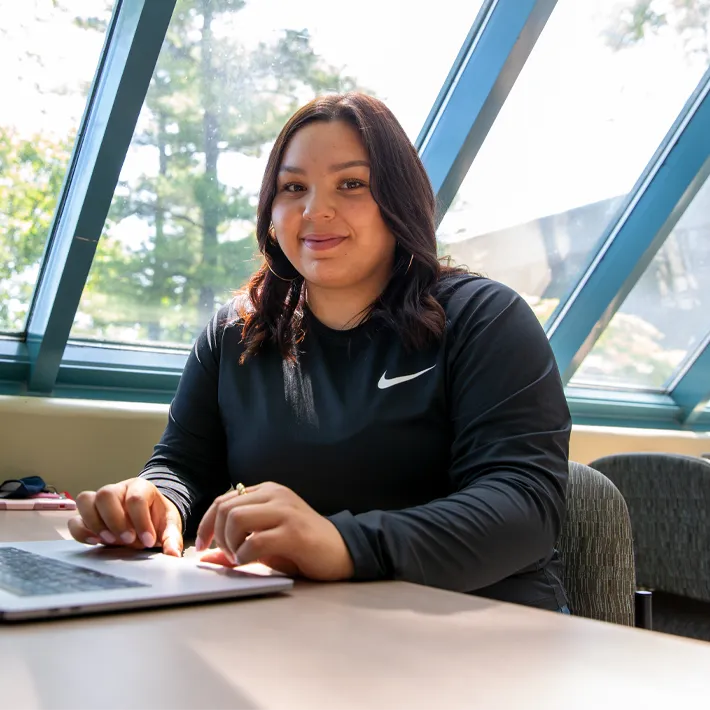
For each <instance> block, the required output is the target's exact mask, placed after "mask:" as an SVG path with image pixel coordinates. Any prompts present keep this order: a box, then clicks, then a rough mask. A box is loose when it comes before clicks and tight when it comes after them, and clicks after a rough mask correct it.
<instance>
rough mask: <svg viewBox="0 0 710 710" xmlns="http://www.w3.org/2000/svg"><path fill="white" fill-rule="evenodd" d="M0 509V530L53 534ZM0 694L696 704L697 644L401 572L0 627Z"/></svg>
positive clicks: (474, 706)
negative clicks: (460, 590)
mask: <svg viewBox="0 0 710 710" xmlns="http://www.w3.org/2000/svg"><path fill="white" fill-rule="evenodd" d="M67 517H68V515H67V514H66V513H59V512H55V513H50V512H46V513H18V512H0V538H2V539H4V540H6V541H10V540H18V539H56V538H58V537H60V536H66V532H65V520H66V519H67ZM0 687H1V688H2V700H0V705H2V707H4V708H13V709H15V708H18V709H20V708H92V709H98V708H171V709H177V708H205V709H208V708H209V709H212V708H230V710H237V709H238V708H249V709H251V708H254V709H256V708H263V709H267V708H268V709H271V708H273V709H279V710H281V709H282V708H283V709H285V708H289V709H291V708H293V709H296V710H299V709H301V708H303V710H306V709H307V710H317V709H319V708H324V709H325V708H327V709H328V710H340V709H347V710H350V709H355V708H357V709H358V710H360V709H362V710H379V709H382V710H385V709H387V710H392V709H394V708H407V709H408V710H414V709H417V708H422V709H424V708H426V709H427V710H433V709H435V708H442V709H444V708H445V709H446V710H449V709H450V708H466V709H467V710H478V709H481V710H518V709H519V710H532V709H533V708H545V710H557V709H559V710H563V709H564V710H570V709H574V710H587V709H589V710H592V709H593V710H604V709H605V708H643V710H655V709H659V710H660V709H661V708H663V710H668V708H675V707H677V708H683V709H684V710H686V709H688V708H703V709H706V708H708V707H710V644H705V643H702V642H699V641H690V640H686V639H680V638H675V637H671V636H665V635H662V634H654V633H651V632H648V631H641V630H636V629H626V628H622V627H618V626H613V625H611V624H603V623H598V622H593V621H589V620H586V619H577V618H573V617H568V616H564V615H562V614H555V613H552V612H544V611H538V610H534V609H528V608H524V607H519V606H515V605H511V604H503V603H498V602H491V601H487V600H483V599H477V598H475V597H470V596H467V595H462V594H454V593H450V592H443V591H438V590H433V589H428V588H426V587H420V586H416V585H413V584H404V583H399V582H380V583H374V584H332V585H316V584H308V583H303V584H297V585H296V588H295V589H294V591H293V592H292V593H290V594H289V595H285V596H281V597H272V598H263V599H251V600H241V601H236V602H228V603H219V604H208V605H202V606H191V607H183V608H174V609H165V610H152V611H144V612H132V613H121V614H115V615H111V616H103V617H92V618H86V619H73V620H71V619H68V620H60V621H51V622H39V623H30V624H24V625H18V626H3V627H0Z"/></svg>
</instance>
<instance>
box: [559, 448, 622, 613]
mask: <svg viewBox="0 0 710 710" xmlns="http://www.w3.org/2000/svg"><path fill="white" fill-rule="evenodd" d="M558 549H559V551H560V555H561V557H562V560H563V562H564V565H565V579H564V582H565V586H566V589H567V593H568V595H569V599H570V609H571V611H572V613H573V614H576V615H577V616H585V617H587V618H590V619H597V620H600V621H609V622H612V623H615V624H623V625H625V626H634V625H635V605H634V594H635V590H636V581H635V576H634V556H633V542H632V538H631V523H630V520H629V513H628V511H627V509H626V503H625V502H624V498H623V496H622V495H621V493H619V491H618V489H617V488H616V486H614V484H613V483H612V482H611V481H609V479H607V478H606V477H605V476H604V475H602V474H601V473H599V471H595V470H594V469H593V468H589V467H588V466H584V465H582V464H579V463H574V462H572V461H571V462H570V465H569V482H568V484H567V517H566V519H565V522H564V525H563V526H562V533H561V535H560V540H559V542H558Z"/></svg>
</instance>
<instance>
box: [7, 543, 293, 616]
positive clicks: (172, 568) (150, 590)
mask: <svg viewBox="0 0 710 710" xmlns="http://www.w3.org/2000/svg"><path fill="white" fill-rule="evenodd" d="M247 569H248V568H247ZM252 569H253V568H252ZM263 569H264V574H258V573H255V572H248V571H243V570H241V569H229V568H226V567H220V566H218V565H213V564H207V563H203V562H201V561H200V559H199V558H198V557H196V556H193V557H181V558H178V557H169V556H167V555H163V554H162V553H160V552H157V551H154V550H129V549H126V548H105V547H88V546H87V545H82V544H81V543H78V542H75V541H73V540H57V541H48V542H6V543H0V619H1V620H3V621H21V620H25V619H43V618H50V617H56V616H73V615H79V614H91V613H98V612H105V611H114V610H118V609H140V608H144V607H155V606H168V605H172V604H185V603H188V602H202V601H209V600H215V599H233V598H237V597H247V596H256V595H263V594H272V593H276V592H284V591H288V590H289V589H291V588H292V587H293V581H292V580H291V579H288V578H287V577H283V576H281V575H278V574H277V573H273V574H270V573H269V572H268V568H263Z"/></svg>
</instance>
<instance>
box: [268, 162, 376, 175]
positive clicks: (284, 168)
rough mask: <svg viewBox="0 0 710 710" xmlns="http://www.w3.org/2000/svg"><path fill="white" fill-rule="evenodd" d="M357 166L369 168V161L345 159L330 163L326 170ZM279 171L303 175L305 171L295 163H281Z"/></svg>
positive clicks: (335, 171)
mask: <svg viewBox="0 0 710 710" xmlns="http://www.w3.org/2000/svg"><path fill="white" fill-rule="evenodd" d="M357 167H362V168H369V167H370V163H368V162H367V160H347V161H346V162H344V163H335V164H333V165H331V166H330V167H329V168H328V170H329V171H330V172H331V173H337V172H340V171H341V170H347V169H348V168H357ZM279 172H280V173H295V174H297V175H305V174H306V171H305V170H304V169H303V168H298V167H296V166H295V165H282V166H281V167H280V168H279Z"/></svg>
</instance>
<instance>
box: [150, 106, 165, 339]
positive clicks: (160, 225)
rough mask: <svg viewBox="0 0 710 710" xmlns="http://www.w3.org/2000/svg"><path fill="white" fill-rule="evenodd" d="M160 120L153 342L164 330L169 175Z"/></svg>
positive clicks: (162, 118) (161, 117)
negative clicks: (165, 187)
mask: <svg viewBox="0 0 710 710" xmlns="http://www.w3.org/2000/svg"><path fill="white" fill-rule="evenodd" d="M157 120H158V135H157V137H156V144H157V147H158V155H159V160H160V163H159V167H158V175H159V177H158V181H157V183H156V188H155V213H154V221H155V241H154V243H153V284H152V288H150V289H149V290H148V299H147V306H148V313H150V312H151V311H152V312H153V313H155V316H154V318H152V319H151V318H150V317H149V320H148V322H147V324H146V325H147V329H148V339H149V340H151V341H160V339H161V335H162V328H161V326H160V301H161V298H162V294H163V293H164V291H163V289H164V286H165V266H164V261H165V257H164V254H163V250H164V248H165V246H166V245H165V206H164V204H163V197H162V194H161V189H162V183H163V180H164V178H165V176H166V175H167V173H168V154H167V149H166V143H167V132H166V118H165V114H164V113H163V112H162V111H160V112H159V113H158V115H157Z"/></svg>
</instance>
